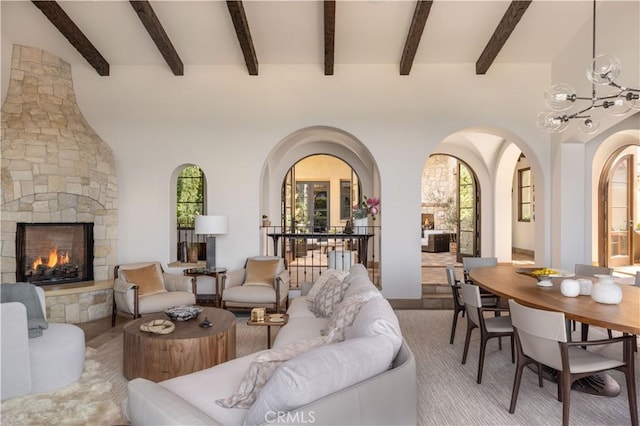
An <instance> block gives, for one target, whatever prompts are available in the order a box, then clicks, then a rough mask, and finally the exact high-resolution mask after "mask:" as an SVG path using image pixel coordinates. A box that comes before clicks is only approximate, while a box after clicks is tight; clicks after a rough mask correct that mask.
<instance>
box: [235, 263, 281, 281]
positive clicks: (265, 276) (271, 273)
mask: <svg viewBox="0 0 640 426" xmlns="http://www.w3.org/2000/svg"><path fill="white" fill-rule="evenodd" d="M279 263H280V260H279V259H269V260H257V259H248V260H247V266H246V270H247V276H246V278H245V280H244V284H243V285H261V286H266V287H273V283H274V281H275V279H276V270H277V269H278V264H279Z"/></svg>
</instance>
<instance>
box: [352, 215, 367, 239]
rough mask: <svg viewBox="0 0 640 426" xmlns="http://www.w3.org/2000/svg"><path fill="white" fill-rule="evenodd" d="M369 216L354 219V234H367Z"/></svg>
mask: <svg viewBox="0 0 640 426" xmlns="http://www.w3.org/2000/svg"><path fill="white" fill-rule="evenodd" d="M367 222H368V221H367V218H366V217H364V218H362V219H353V233H354V234H360V235H361V234H366V233H367V224H368V223H367Z"/></svg>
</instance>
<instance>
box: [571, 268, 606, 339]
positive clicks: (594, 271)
mask: <svg viewBox="0 0 640 426" xmlns="http://www.w3.org/2000/svg"><path fill="white" fill-rule="evenodd" d="M574 268H575V269H574V272H575V274H576V275H582V276H586V277H595V276H596V275H611V274H613V268H608V267H606V266H593V265H587V264H584V263H576V265H575V267H574ZM571 324H572V325H573V331H576V322H575V321H571ZM607 332H608V333H609V338H611V337H612V335H611V330H607Z"/></svg>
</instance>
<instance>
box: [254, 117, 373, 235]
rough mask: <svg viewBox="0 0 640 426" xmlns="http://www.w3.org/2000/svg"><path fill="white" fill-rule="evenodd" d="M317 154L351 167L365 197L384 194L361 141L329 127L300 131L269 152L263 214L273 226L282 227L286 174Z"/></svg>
mask: <svg viewBox="0 0 640 426" xmlns="http://www.w3.org/2000/svg"><path fill="white" fill-rule="evenodd" d="M316 154H327V155H332V156H334V157H336V158H339V159H341V160H343V161H344V162H346V163H347V164H349V165H350V166H351V167H352V168H353V169H354V171H355V172H356V173H357V174H358V177H359V179H360V183H361V185H362V189H363V193H364V194H379V193H380V175H379V171H378V167H377V165H376V163H375V160H374V158H373V156H372V155H371V153H370V152H369V150H368V149H367V148H366V146H365V145H364V144H363V143H362V142H361V141H360V140H359V139H357V138H356V137H355V136H353V135H351V134H349V133H347V132H344V131H342V130H340V129H336V128H333V127H328V126H314V127H308V128H305V129H300V130H298V131H295V132H293V133H291V134H290V135H288V136H286V137H285V138H284V139H283V140H282V141H281V142H280V143H279V144H278V145H277V146H276V147H275V148H274V149H273V150H272V151H271V153H269V155H268V156H267V159H266V160H265V164H264V167H263V170H262V173H261V194H260V206H261V209H262V212H261V214H267V215H268V216H269V217H270V218H272V224H274V225H277V224H279V223H277V221H278V220H279V218H280V202H281V188H282V183H283V182H284V178H285V175H286V174H287V172H288V171H289V169H290V168H291V167H292V166H293V165H295V164H296V163H297V162H298V161H300V160H302V159H304V158H306V157H309V156H311V155H316ZM380 220H382V215H381V216H380ZM379 223H380V222H379Z"/></svg>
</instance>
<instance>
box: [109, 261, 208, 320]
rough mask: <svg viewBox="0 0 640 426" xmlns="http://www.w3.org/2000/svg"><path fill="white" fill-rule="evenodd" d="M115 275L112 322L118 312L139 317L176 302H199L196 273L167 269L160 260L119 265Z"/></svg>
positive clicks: (160, 310) (184, 303)
mask: <svg viewBox="0 0 640 426" xmlns="http://www.w3.org/2000/svg"><path fill="white" fill-rule="evenodd" d="M114 276H115V284H114V286H113V312H112V315H111V325H112V326H114V325H115V323H116V315H117V314H124V315H131V316H133V318H134V319H135V318H140V317H141V316H142V315H145V314H151V313H155V312H162V311H164V310H165V309H167V308H170V307H172V306H179V305H194V304H195V303H196V296H195V295H196V284H195V280H194V279H193V277H188V276H182V275H176V274H169V273H166V272H164V271H163V270H162V266H161V265H160V262H141V263H129V264H126V265H117V266H116V267H115V272H114Z"/></svg>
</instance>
